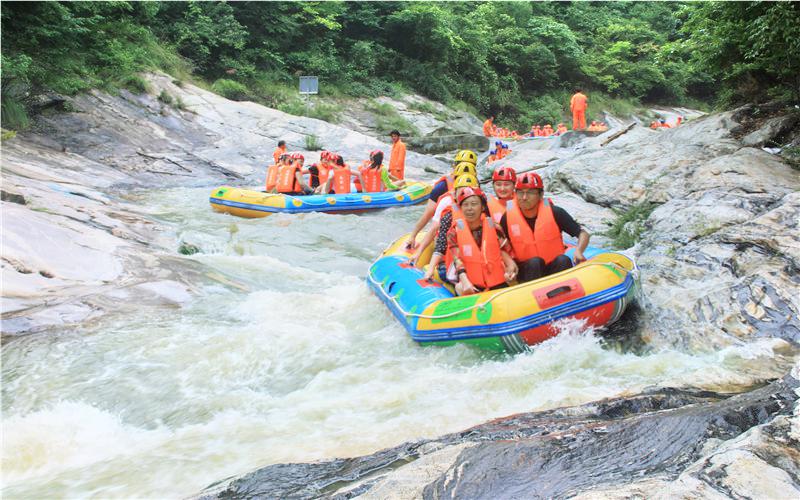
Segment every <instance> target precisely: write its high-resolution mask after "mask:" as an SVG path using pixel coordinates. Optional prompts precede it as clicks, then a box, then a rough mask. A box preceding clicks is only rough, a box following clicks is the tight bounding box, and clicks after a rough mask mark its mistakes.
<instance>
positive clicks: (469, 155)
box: [454, 149, 478, 165]
mask: <svg viewBox="0 0 800 500" xmlns="http://www.w3.org/2000/svg"><path fill="white" fill-rule="evenodd" d="M463 161H465V162H467V163H472V164H473V165H477V164H478V155H476V154H475V152H474V151H470V150H469V149H462V150H461V151H459V152H458V153H456V157H455V159H454V163H456V164H458V163H461V162H463Z"/></svg>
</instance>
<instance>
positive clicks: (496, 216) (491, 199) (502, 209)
mask: <svg viewBox="0 0 800 500" xmlns="http://www.w3.org/2000/svg"><path fill="white" fill-rule="evenodd" d="M486 201H487V203H488V205H489V213H490V214H492V220H493V221H494V222H495V223H496V224H499V223H500V219H502V218H503V214H504V213H506V205H505V203H503V202H502V201H500V199H499V198H497V197H496V196H492V195H488V196H487V197H486Z"/></svg>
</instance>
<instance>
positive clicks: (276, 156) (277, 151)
mask: <svg viewBox="0 0 800 500" xmlns="http://www.w3.org/2000/svg"><path fill="white" fill-rule="evenodd" d="M285 152H286V147H282V148H275V151H273V152H272V159H273V160H275V163H276V164H277V163H279V162H280V161H281V155H282V154H283V153H285Z"/></svg>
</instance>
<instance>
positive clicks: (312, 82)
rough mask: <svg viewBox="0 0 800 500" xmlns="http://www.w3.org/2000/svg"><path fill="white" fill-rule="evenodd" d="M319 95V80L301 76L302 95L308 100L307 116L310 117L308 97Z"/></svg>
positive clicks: (313, 77)
mask: <svg viewBox="0 0 800 500" xmlns="http://www.w3.org/2000/svg"><path fill="white" fill-rule="evenodd" d="M318 93H319V78H317V77H316V76H301V77H300V95H302V96H305V100H306V115H308V99H309V98H308V96H310V95H312V94H313V95H316V94H318Z"/></svg>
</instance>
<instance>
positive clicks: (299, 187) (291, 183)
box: [276, 153, 314, 194]
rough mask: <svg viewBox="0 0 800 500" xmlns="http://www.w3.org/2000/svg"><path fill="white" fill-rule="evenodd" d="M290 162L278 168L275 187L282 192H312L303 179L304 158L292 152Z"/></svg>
mask: <svg viewBox="0 0 800 500" xmlns="http://www.w3.org/2000/svg"><path fill="white" fill-rule="evenodd" d="M291 159H292V163H291V164H290V165H283V166H281V168H280V169H278V183H277V185H276V189H277V191H278V192H279V193H284V194H311V193H313V192H314V190H313V189H311V187H310V186H309V185H308V184H306V181H304V180H303V162H304V161H305V158H304V157H303V155H302V154H300V153H292V156H291Z"/></svg>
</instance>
